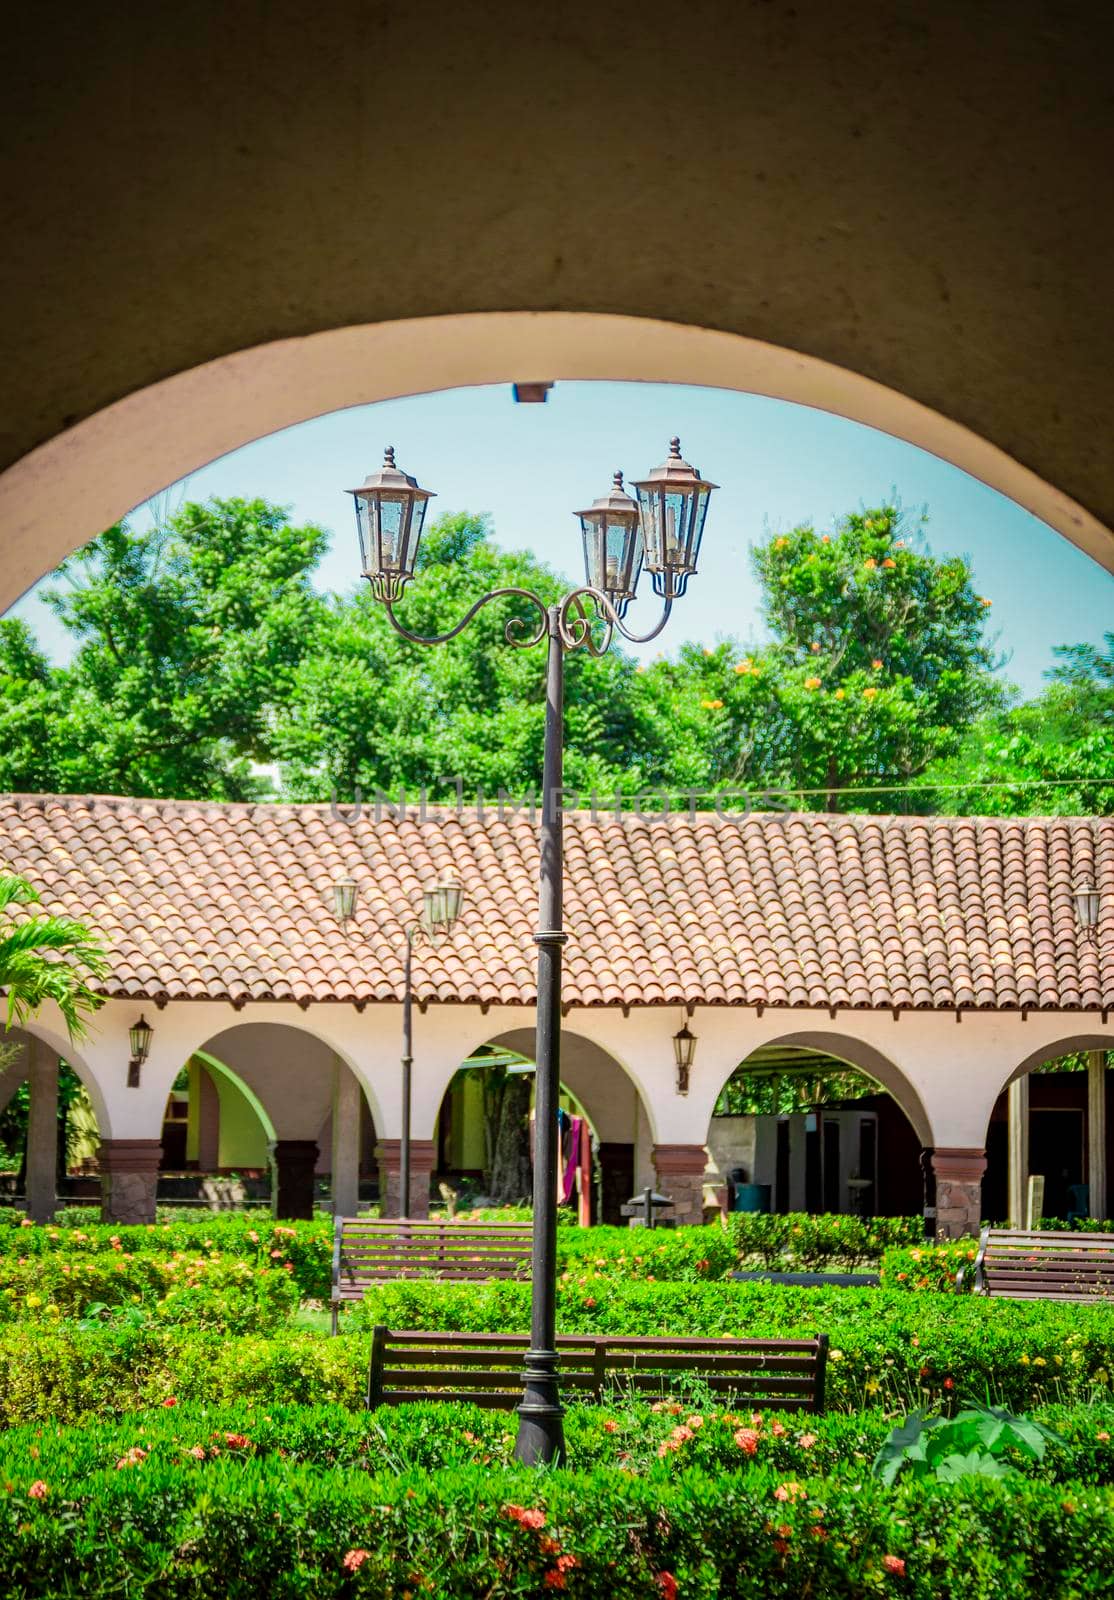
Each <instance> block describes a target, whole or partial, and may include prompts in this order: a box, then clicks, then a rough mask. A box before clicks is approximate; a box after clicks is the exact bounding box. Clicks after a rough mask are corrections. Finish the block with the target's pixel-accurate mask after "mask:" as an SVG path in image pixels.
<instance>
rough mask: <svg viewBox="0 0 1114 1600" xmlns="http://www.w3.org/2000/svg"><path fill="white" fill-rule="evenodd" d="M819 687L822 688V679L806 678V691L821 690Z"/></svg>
mask: <svg viewBox="0 0 1114 1600" xmlns="http://www.w3.org/2000/svg"><path fill="white" fill-rule="evenodd" d="M819 687H820V679H819V678H806V679H805V688H806V689H819Z"/></svg>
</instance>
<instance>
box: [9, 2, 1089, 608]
mask: <svg viewBox="0 0 1114 1600" xmlns="http://www.w3.org/2000/svg"><path fill="white" fill-rule="evenodd" d="M970 9H971V8H970V6H969V5H967V4H966V3H965V0H938V3H937V4H935V5H934V6H932V7H931V8H928V7H923V8H921V9H920V10H919V11H918V13H917V15H916V16H915V18H912V19H911V18H909V17H908V16H905V15H904V14H895V12H894V9H893V7H890V6H886V5H881V4H879V3H878V0H849V4H848V5H844V6H839V7H828V8H819V9H817V8H813V9H812V10H811V11H810V12H808V13H807V14H806V13H804V12H803V11H801V10H800V9H799V8H798V9H794V8H793V7H789V6H778V5H773V6H771V5H769V4H758V3H747V0H743V3H740V0H709V3H708V4H706V5H704V6H701V7H699V8H697V9H696V10H694V11H692V12H691V14H688V15H686V17H685V19H684V51H683V52H682V54H683V56H684V65H682V66H680V67H679V65H678V61H679V56H678V50H677V48H676V32H677V17H676V12H675V8H673V7H671V6H668V5H666V4H665V3H664V0H643V3H641V4H640V5H638V6H637V7H634V6H626V7H624V6H619V7H618V8H616V7H614V6H613V7H607V8H598V9H597V10H592V9H591V8H584V9H582V10H580V11H579V12H577V13H576V14H575V15H572V14H570V15H568V16H562V17H561V19H560V20H559V22H556V23H554V25H552V26H546V27H542V28H539V27H538V26H537V25H536V19H535V18H534V17H533V15H532V14H530V13H529V12H528V11H527V10H525V9H524V8H523V7H522V6H521V5H514V4H511V3H510V0H492V3H491V4H489V5H488V6H486V7H485V8H484V11H483V14H482V16H479V17H477V16H476V15H475V14H474V13H473V12H472V11H471V10H470V9H469V8H460V7H458V8H452V7H446V6H444V5H443V4H439V3H436V0H432V3H431V0H415V3H413V4H411V5H409V6H403V7H395V8H391V9H380V10H378V11H376V13H375V15H374V17H373V18H371V19H370V21H369V17H368V14H367V8H366V5H360V4H357V3H356V0H338V4H337V5H336V6H335V7H333V8H330V13H329V19H328V26H322V27H318V28H314V29H308V30H307V29H306V27H305V25H304V16H303V14H302V12H301V10H300V9H299V8H298V7H296V6H292V5H290V4H278V5H275V6H272V7H270V8H268V11H267V13H266V17H265V21H264V22H262V23H261V21H260V18H259V16H258V15H257V14H255V13H253V12H247V13H243V14H240V13H239V12H238V11H237V9H236V8H229V7H227V6H221V5H218V4H217V3H216V0H196V3H195V4H193V5H191V7H190V8H189V10H188V13H187V14H185V15H184V16H183V17H182V18H181V19H180V21H179V24H178V25H176V26H174V27H167V28H163V27H160V26H156V25H154V24H153V23H148V24H146V25H143V26H139V25H137V22H136V18H135V15H134V13H133V12H132V11H131V10H130V9H129V8H127V7H120V8H111V7H110V8H107V9H106V8H101V10H99V11H97V12H95V13H94V12H90V13H89V14H88V15H86V14H85V13H83V12H80V11H76V12H73V13H72V14H71V15H68V16H67V19H66V26H65V27H64V28H59V27H58V26H57V19H56V15H55V13H54V11H53V10H52V9H51V8H49V7H47V8H24V10H23V11H22V12H21V13H20V15H19V17H18V19H17V20H16V22H15V23H14V24H13V26H12V28H11V29H10V30H9V36H8V40H7V43H8V46H9V55H10V58H11V59H12V62H13V71H12V72H11V74H10V84H9V94H8V101H7V106H6V110H7V113H8V115H9V118H10V119H11V126H12V129H13V136H12V137H11V138H10V139H9V141H8V145H9V147H10V161H11V164H12V170H11V172H10V173H9V174H8V175H7V186H8V190H9V193H10V195H11V206H10V210H11V212H12V215H13V217H14V218H15V219H16V225H15V227H14V228H13V232H12V234H11V237H10V241H9V242H10V249H9V251H8V259H7V261H6V263H5V270H6V281H5V294H4V296H3V300H2V305H3V310H4V312H5V314H6V315H7V317H8V319H9V326H8V328H7V330H6V334H7V336H6V338H5V350H6V354H7V357H8V366H7V375H8V380H9V382H8V390H9V397H8V407H7V415H6V416H5V418H4V419H3V420H2V421H0V461H2V462H3V463H4V464H7V463H10V462H13V461H16V460H19V459H20V458H27V456H28V453H29V451H31V450H32V449H34V447H35V446H38V445H42V444H44V443H45V442H46V441H49V440H58V441H59V442H60V443H61V444H62V446H63V448H62V450H61V451H60V452H59V453H58V455H56V456H55V457H54V458H53V459H52V461H51V462H50V463H49V466H50V467H59V466H61V465H62V460H63V458H64V456H65V440H66V438H67V432H66V430H69V434H68V437H69V438H70V440H71V442H75V443H76V442H77V434H78V432H79V431H80V429H81V427H82V426H83V425H84V421H85V419H88V418H91V417H93V416H95V415H96V414H98V413H102V414H103V413H104V411H105V408H107V407H109V406H111V405H112V404H114V403H116V402H121V403H127V402H126V397H129V396H131V397H135V396H139V395H140V394H142V393H143V392H144V391H149V390H150V389H151V386H152V385H153V384H156V383H158V382H160V381H162V380H169V381H171V382H173V381H174V375H176V374H184V373H187V372H190V371H191V370H192V371H197V370H199V369H200V368H202V367H203V365H204V364H205V363H207V362H214V361H216V362H220V361H223V360H224V359H225V358H227V357H229V355H230V354H231V353H232V352H235V351H243V350H250V349H253V348H263V347H266V346H271V347H274V345H275V343H276V342H281V341H289V342H291V343H294V342H299V341H305V342H307V343H310V342H312V340H313V339H314V338H315V337H316V336H317V335H319V334H321V333H322V332H323V331H325V330H329V329H334V328H341V327H346V326H354V325H358V324H372V323H375V324H378V325H380V326H382V327H383V328H385V329H388V330H389V329H390V327H391V326H392V324H394V325H395V326H397V325H398V324H399V323H401V322H402V321H403V320H404V319H414V318H422V317H431V316H437V315H440V316H445V317H455V316H459V315H462V314H465V313H471V312H487V311H491V310H493V309H497V308H503V309H506V310H509V311H515V312H519V313H526V314H528V315H529V314H533V313H541V314H545V313H549V312H552V311H557V312H563V313H567V314H571V315H580V314H585V313H594V312H599V311H607V312H611V313H617V314H623V315H624V316H627V317H630V318H641V319H646V323H645V324H644V326H648V325H649V321H650V319H656V320H658V321H660V322H663V323H673V324H675V325H676V324H684V325H688V326H689V327H690V328H709V329H720V330H722V331H723V332H724V333H725V334H728V335H735V336H738V335H742V336H745V337H747V338H749V339H751V340H753V341H755V342H761V343H763V344H764V345H766V346H767V347H781V348H783V349H792V350H793V351H795V352H797V353H798V354H799V356H800V357H801V358H803V359H804V360H806V361H807V360H809V359H811V358H818V359H820V360H823V361H825V362H828V363H830V364H831V365H832V366H833V367H835V368H843V369H845V370H847V371H849V372H857V373H860V374H862V375H864V377H865V378H868V379H871V380H873V381H874V382H876V383H878V384H880V385H883V386H884V387H885V389H887V390H888V391H890V392H893V393H900V394H904V395H909V396H912V397H915V398H916V400H917V401H918V402H919V403H920V404H921V405H922V406H924V407H926V408H929V410H930V411H935V412H936V413H938V414H939V415H941V416H947V417H950V418H952V419H953V420H954V421H955V422H956V423H960V424H962V425H964V426H966V427H968V428H970V429H971V430H972V431H973V432H975V433H977V434H978V435H979V436H980V437H981V438H982V439H984V440H987V441H992V443H993V445H994V446H995V447H996V448H997V449H998V450H1000V451H1005V452H1008V453H1009V454H1010V455H1011V456H1012V457H1013V458H1014V460H1015V461H1019V462H1024V463H1026V464H1027V465H1028V467H1029V468H1030V469H1031V470H1032V471H1033V472H1034V473H1036V474H1037V476H1038V477H1039V478H1040V479H1042V480H1043V481H1044V483H1045V484H1052V485H1056V486H1058V488H1059V490H1060V491H1061V492H1062V494H1063V496H1065V497H1070V500H1068V499H1064V500H1062V501H1061V510H1062V519H1061V518H1060V517H1059V516H1058V515H1056V514H1053V515H1051V516H1050V517H1049V520H1051V521H1052V522H1053V524H1054V525H1057V526H1058V525H1060V521H1061V520H1063V521H1064V522H1070V521H1072V519H1073V518H1074V517H1078V522H1076V523H1074V536H1075V537H1077V538H1079V539H1080V541H1081V542H1082V541H1083V540H1084V539H1085V538H1087V537H1090V536H1093V548H1094V550H1095V552H1096V553H1099V552H1100V551H1101V550H1102V549H1103V548H1104V547H1105V548H1106V549H1107V551H1109V549H1110V537H1109V534H1107V533H1104V532H1103V530H1102V528H1101V527H1100V526H1099V524H1098V522H1096V521H1095V518H1101V519H1102V521H1104V522H1105V523H1106V524H1107V526H1109V525H1110V524H1111V522H1112V521H1114V468H1112V466H1111V463H1110V460H1109V453H1108V452H1105V451H1103V450H1102V449H1101V448H1099V447H1098V446H1097V444H1096V440H1097V439H1098V438H1099V437H1101V428H1102V419H1103V418H1104V417H1106V416H1108V415H1109V413H1110V410H1111V372H1112V370H1114V364H1112V363H1111V361H1110V359H1109V349H1108V340H1107V339H1106V337H1105V335H1106V330H1107V325H1108V317H1107V315H1106V311H1107V308H1106V280H1107V277H1108V273H1106V272H1104V270H1103V268H1104V265H1105V263H1106V262H1107V260H1108V259H1109V253H1110V230H1109V223H1108V220H1107V218H1106V217H1105V215H1104V213H1103V208H1102V206H1101V203H1096V201H1097V197H1099V196H1101V195H1102V194H1103V193H1104V192H1105V185H1106V177H1107V174H1106V149H1107V144H1108V139H1107V137H1106V135H1107V132H1108V129H1109V119H1110V111H1109V97H1108V85H1107V74H1106V53H1105V52H1104V51H1103V50H1102V49H1101V48H1096V39H1098V40H1100V41H1101V38H1102V37H1103V36H1104V35H1103V31H1102V27H1101V25H1100V26H1099V27H1098V28H1096V20H1097V19H1098V18H1100V17H1101V18H1102V20H1103V21H1105V17H1104V16H1103V14H1102V13H1100V12H1099V10H1098V8H1097V7H1095V6H1094V5H1083V6H1079V7H1065V8H1060V10H1059V12H1058V13H1057V15H1056V17H1055V25H1054V26H1050V25H1049V19H1048V10H1047V8H1046V7H1043V6H1030V7H1020V8H1014V12H1013V13H1011V18H1010V30H1009V48H1008V50H1001V49H994V48H993V45H992V43H991V35H990V34H989V33H988V32H987V31H986V30H983V32H982V33H981V34H980V33H978V31H977V30H976V32H975V33H974V34H973V33H972V25H971V16H970ZM864 61H869V62H873V63H876V64H877V70H876V71H875V72H873V73H872V74H871V75H870V82H869V91H868V92H865V93H864V92H863V81H864V80H863V65H862V64H863V62H864ZM385 62H390V64H391V66H390V70H389V71H385V70H384V68H383V64H384V63H385ZM689 63H699V67H697V68H693V67H690V66H689V65H688V64H689ZM171 79H173V80H175V81H178V82H188V83H189V84H190V93H189V94H180V95H176V96H171V97H168V96H167V95H166V94H165V93H164V92H163V86H164V85H165V84H166V83H167V82H168V81H170V80H171ZM276 82H281V83H283V84H284V85H286V86H288V90H289V92H288V94H287V97H286V100H285V102H284V105H283V108H282V114H281V115H276V110H275V103H274V84H275V83H276ZM369 86H373V88H374V92H369ZM416 86H420V104H419V103H418V102H417V101H416V99H415V87H416ZM602 104H606V105H607V107H608V115H607V127H608V132H609V136H608V138H607V139H606V140H601V139H600V138H599V137H598V133H597V119H596V118H595V117H594V116H593V111H594V108H596V107H598V106H600V105H602ZM384 215H389V216H390V219H391V220H390V228H389V230H388V233H387V235H385V236H381V234H382V230H381V228H380V223H379V219H380V218H381V217H382V216H384ZM659 215H660V216H664V217H665V218H666V219H667V220H666V221H664V222H663V223H662V224H661V225H654V223H652V222H651V220H650V219H651V218H655V219H656V218H657V217H659ZM1084 237H1085V238H1086V239H1087V241H1088V248H1087V251H1086V252H1085V253H1084V258H1083V259H1081V252H1080V250H1079V243H1078V241H1079V240H1080V239H1081V238H1084ZM1069 282H1070V283H1071V285H1072V293H1071V294H1070V295H1065V294H1064V292H1063V285H1064V284H1065V283H1069ZM635 336H636V337H642V335H640V334H637V333H636V335H635ZM524 353H525V352H524V350H523V348H522V347H519V349H518V351H517V354H519V355H523V354H524ZM608 375H609V376H612V377H617V376H623V375H624V374H622V373H621V372H618V371H612V372H611V373H609V374H608ZM629 375H631V376H633V375H634V374H633V373H631V374H629ZM509 376H510V377H512V378H516V379H517V378H552V377H557V376H561V373H560V371H559V370H558V369H557V368H550V367H548V366H541V367H533V368H532V369H525V370H523V369H520V370H518V371H514V372H511V373H509ZM674 376H676V375H674ZM476 380H477V374H476V373H475V372H474V371H473V372H471V373H469V372H467V371H462V372H460V373H458V374H457V375H456V376H448V377H445V378H442V379H441V380H439V381H440V383H443V384H452V383H462V382H469V381H476ZM684 381H690V382H692V381H702V380H700V379H699V378H698V377H697V376H696V375H695V374H690V376H689V377H688V378H687V379H686V380H684ZM333 403H334V404H339V403H341V402H340V401H339V400H335V401H334V402H333ZM168 424H169V419H168V418H166V417H164V418H163V425H164V427H166V428H167V431H172V428H171V426H168ZM92 465H93V467H94V469H95V462H93V463H92ZM52 476H53V477H54V480H55V483H56V485H57V487H56V490H55V495H54V499H53V504H54V505H55V507H58V506H63V507H65V510H66V516H65V517H59V518H56V521H58V522H59V523H60V522H63V521H65V520H67V518H68V517H70V516H71V515H72V514H73V513H74V512H75V510H78V511H79V510H80V509H81V508H82V500H83V497H84V495H85V493H86V492H87V493H88V494H89V495H90V497H91V498H92V499H96V498H97V491H98V485H97V478H98V475H97V473H96V471H95V470H94V473H93V476H92V477H88V476H87V477H84V478H79V480H78V481H79V484H80V489H81V493H80V494H78V495H77V496H76V497H75V496H74V495H73V494H71V493H70V492H69V490H68V487H66V485H68V483H69V482H70V481H71V480H70V479H69V475H68V474H66V473H64V472H61V471H59V472H54V473H52V472H51V471H50V470H47V472H46V479H47V480H48V481H49V480H50V479H51V477H52ZM169 476H171V475H170V474H167V475H165V477H164V480H163V481H166V477H169ZM135 498H136V499H138V498H139V494H138V493H137V494H136V495H135ZM1071 501H1074V502H1075V506H1074V507H1073V506H1072V505H1071ZM1079 507H1087V508H1089V510H1090V511H1091V512H1092V513H1093V515H1092V516H1090V517H1088V515H1087V513H1086V512H1081V511H1080V510H1079ZM17 509H18V507H17ZM113 514H115V513H113ZM1041 514H1044V513H1041ZM110 520H111V517H110V516H101V515H100V514H98V524H97V528H94V529H89V530H88V531H89V532H95V531H97V529H99V527H100V526H103V525H104V523H106V522H108V521H110ZM5 526H6V527H7V528H8V530H9V537H10V538H11V539H12V543H13V545H14V544H16V543H17V542H18V538H19V534H20V532H21V523H20V521H19V520H17V521H15V522H14V523H11V524H8V523H5ZM1088 530H1090V533H1088ZM78 536H79V537H83V536H85V535H82V534H79V535H78ZM56 554H57V552H56V551H53V550H48V549H45V548H44V550H43V553H42V558H43V561H44V563H47V564H52V563H53V561H54V559H55V557H56ZM7 565H8V568H9V570H15V569H14V565H13V563H12V562H11V560H10V558H9V561H8V563H7ZM39 570H41V569H39ZM34 575H35V574H34V573H33V574H32V576H34ZM24 576H25V579H26V568H24Z"/></svg>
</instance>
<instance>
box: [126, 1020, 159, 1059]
mask: <svg viewBox="0 0 1114 1600" xmlns="http://www.w3.org/2000/svg"><path fill="white" fill-rule="evenodd" d="M154 1031H155V1030H154V1029H153V1028H152V1026H151V1024H150V1023H149V1022H148V1021H147V1019H146V1018H145V1017H140V1019H139V1021H138V1022H133V1023H132V1025H131V1027H130V1028H129V1029H128V1043H129V1044H130V1045H131V1052H132V1060H133V1061H138V1062H139V1065H140V1066H142V1065H143V1063H144V1062H145V1061H146V1059H147V1054H148V1052H149V1050H150V1048H151V1035H152V1034H153V1033H154Z"/></svg>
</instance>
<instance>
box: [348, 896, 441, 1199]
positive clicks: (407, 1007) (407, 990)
mask: <svg viewBox="0 0 1114 1600" xmlns="http://www.w3.org/2000/svg"><path fill="white" fill-rule="evenodd" d="M358 893H359V886H358V885H357V883H356V880H355V878H353V877H352V876H351V875H350V874H347V873H346V874H345V876H344V877H342V878H338V879H337V880H336V882H335V883H334V884H333V906H334V909H335V911H336V914H337V917H338V918H339V920H340V922H341V924H342V925H343V926H344V927H347V926H348V923H349V921H350V919H351V918H352V917H354V916H355V915H356V900H357V897H358ZM463 904H464V892H463V890H462V889H461V886H460V884H459V883H458V882H457V881H456V879H455V877H451V876H447V877H444V878H442V879H441V880H440V881H439V882H437V883H434V884H431V885H430V886H429V888H427V889H423V890H422V913H421V917H420V918H419V920H418V921H417V922H416V923H410V925H409V926H408V927H407V929H406V954H405V956H404V957H403V967H402V1139H401V1141H400V1144H399V1161H398V1182H399V1197H398V1214H399V1216H400V1217H401V1218H406V1217H409V1215H410V1102H411V1097H412V1096H411V1080H412V1077H413V1070H414V1023H413V1015H414V1005H413V1001H414V983H413V975H414V945H415V943H416V942H417V940H418V939H419V938H420V937H421V935H422V934H423V933H424V934H425V935H426V937H427V938H428V939H429V941H430V943H436V941H437V938H438V935H439V934H451V933H452V931H453V928H454V926H455V924H456V919H457V918H458V917H459V916H460V911H461V907H462V905H463Z"/></svg>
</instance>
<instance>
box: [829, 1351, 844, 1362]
mask: <svg viewBox="0 0 1114 1600" xmlns="http://www.w3.org/2000/svg"><path fill="white" fill-rule="evenodd" d="M828 1360H829V1361H842V1360H843V1351H842V1350H829V1351H828Z"/></svg>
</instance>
